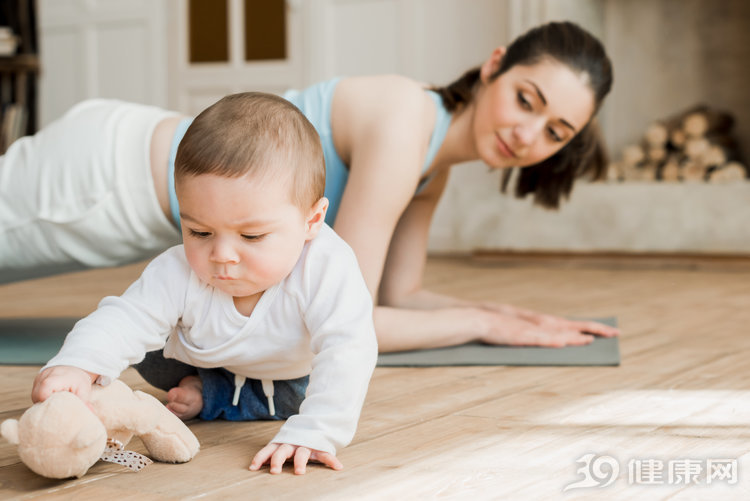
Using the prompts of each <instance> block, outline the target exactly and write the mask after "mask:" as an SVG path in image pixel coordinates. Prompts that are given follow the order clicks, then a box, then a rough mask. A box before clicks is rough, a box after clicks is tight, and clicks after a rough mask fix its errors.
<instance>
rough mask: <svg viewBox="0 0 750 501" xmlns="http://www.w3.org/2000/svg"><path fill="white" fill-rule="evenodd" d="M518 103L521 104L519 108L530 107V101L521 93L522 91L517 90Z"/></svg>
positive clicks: (527, 108) (528, 108)
mask: <svg viewBox="0 0 750 501" xmlns="http://www.w3.org/2000/svg"><path fill="white" fill-rule="evenodd" d="M518 104H520V105H521V108H523V109H525V110H530V109H531V103H530V102H529V100H528V99H526V96H524V95H523V92H521V91H518Z"/></svg>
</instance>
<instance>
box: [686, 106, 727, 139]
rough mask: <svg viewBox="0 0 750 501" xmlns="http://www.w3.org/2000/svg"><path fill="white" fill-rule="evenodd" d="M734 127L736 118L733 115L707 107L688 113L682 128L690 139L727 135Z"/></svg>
mask: <svg viewBox="0 0 750 501" xmlns="http://www.w3.org/2000/svg"><path fill="white" fill-rule="evenodd" d="M733 126H734V118H733V117H732V115H730V114H729V113H725V112H722V111H718V110H715V109H712V108H709V107H708V106H705V105H702V106H698V107H697V108H696V109H694V110H692V111H689V112H687V113H686V114H685V116H684V118H683V119H682V128H683V129H684V130H685V134H687V135H688V136H689V137H701V136H705V135H707V134H716V133H724V134H725V133H728V132H729V131H730V130H731V128H732V127H733Z"/></svg>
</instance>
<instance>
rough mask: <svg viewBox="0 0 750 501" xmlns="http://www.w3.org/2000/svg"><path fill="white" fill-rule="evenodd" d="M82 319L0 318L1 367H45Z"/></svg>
mask: <svg viewBox="0 0 750 501" xmlns="http://www.w3.org/2000/svg"><path fill="white" fill-rule="evenodd" d="M77 321H78V318H71V317H58V318H0V364H2V365H43V364H45V363H47V361H48V360H49V359H50V358H52V357H53V356H55V354H56V353H57V351H58V350H59V349H60V347H61V346H62V344H63V341H64V340H65V335H66V334H67V333H68V332H70V330H71V329H72V328H73V325H74V324H75V323H76V322H77Z"/></svg>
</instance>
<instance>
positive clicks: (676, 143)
mask: <svg viewBox="0 0 750 501" xmlns="http://www.w3.org/2000/svg"><path fill="white" fill-rule="evenodd" d="M686 140H687V135H686V134H685V131H684V130H682V129H674V130H672V131H671V132H670V133H669V142H670V144H671V146H672V147H673V148H675V149H680V148H682V147H683V146H685V141H686Z"/></svg>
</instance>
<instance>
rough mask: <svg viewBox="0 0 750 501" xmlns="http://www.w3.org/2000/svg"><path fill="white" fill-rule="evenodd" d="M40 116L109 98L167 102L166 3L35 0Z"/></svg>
mask: <svg viewBox="0 0 750 501" xmlns="http://www.w3.org/2000/svg"><path fill="white" fill-rule="evenodd" d="M37 6H38V7H37V9H38V25H39V45H40V58H41V67H42V73H41V80H40V91H39V100H40V103H39V121H40V125H45V124H47V123H49V122H50V121H51V120H53V119H55V118H57V117H59V116H60V115H61V114H62V113H63V112H65V110H67V109H68V108H70V107H71V106H72V105H73V104H75V103H77V102H79V101H81V100H83V99H86V98H91V97H110V98H119V99H124V100H128V101H134V102H139V103H145V104H154V105H157V106H166V105H167V99H166V96H167V92H166V90H167V88H166V61H167V58H166V56H167V52H166V41H167V40H166V34H165V27H166V25H167V20H166V7H167V4H166V3H165V2H163V1H160V0H159V1H152V0H128V1H124V0H38V3H37Z"/></svg>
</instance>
